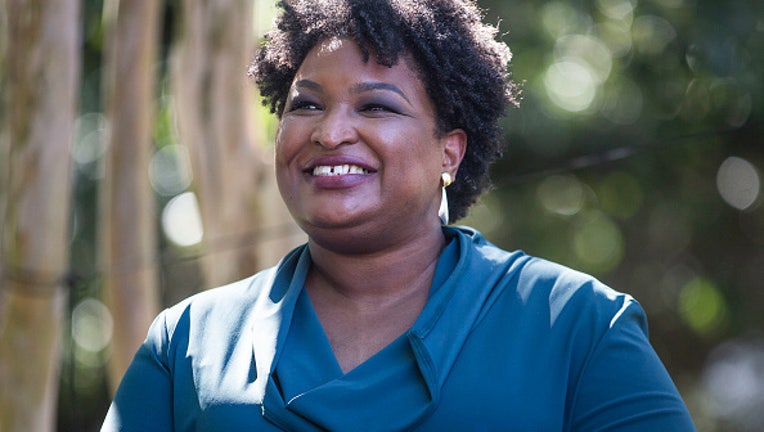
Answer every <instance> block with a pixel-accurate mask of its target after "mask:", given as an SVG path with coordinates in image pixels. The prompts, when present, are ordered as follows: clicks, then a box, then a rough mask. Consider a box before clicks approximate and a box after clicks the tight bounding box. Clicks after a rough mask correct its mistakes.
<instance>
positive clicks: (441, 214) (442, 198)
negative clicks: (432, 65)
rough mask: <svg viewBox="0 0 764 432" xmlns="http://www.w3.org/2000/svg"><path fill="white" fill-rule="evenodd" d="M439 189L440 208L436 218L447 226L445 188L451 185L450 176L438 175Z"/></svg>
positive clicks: (445, 174) (447, 174)
mask: <svg viewBox="0 0 764 432" xmlns="http://www.w3.org/2000/svg"><path fill="white" fill-rule="evenodd" d="M440 181H441V188H440V192H441V193H440V208H439V209H438V217H439V218H440V222H441V223H442V224H443V225H448V195H447V194H446V188H447V187H448V186H449V185H450V184H451V183H453V179H452V178H451V174H449V173H447V172H443V173H441V174H440Z"/></svg>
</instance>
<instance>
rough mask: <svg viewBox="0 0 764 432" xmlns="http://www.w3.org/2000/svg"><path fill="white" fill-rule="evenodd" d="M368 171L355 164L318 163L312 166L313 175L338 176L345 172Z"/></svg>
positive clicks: (360, 172)
mask: <svg viewBox="0 0 764 432" xmlns="http://www.w3.org/2000/svg"><path fill="white" fill-rule="evenodd" d="M368 173H369V171H368V170H365V169H363V168H361V167H359V166H357V165H347V164H346V165H335V166H328V165H320V166H317V167H315V168H313V175H314V176H338V175H346V174H368Z"/></svg>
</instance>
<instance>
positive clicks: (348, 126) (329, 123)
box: [310, 108, 358, 149]
mask: <svg viewBox="0 0 764 432" xmlns="http://www.w3.org/2000/svg"><path fill="white" fill-rule="evenodd" d="M356 126H357V125H356V123H355V119H354V118H353V115H352V113H350V112H348V110H347V109H345V108H337V109H333V110H327V111H324V113H323V115H322V116H321V118H320V120H319V121H318V122H317V123H316V125H315V127H314V128H313V132H312V133H311V137H310V139H311V141H312V142H313V143H314V144H318V145H320V146H322V147H325V148H328V149H333V148H336V147H339V146H341V145H345V144H353V143H354V142H356V140H357V139H358V131H357V130H356Z"/></svg>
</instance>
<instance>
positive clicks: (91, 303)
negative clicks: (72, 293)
mask: <svg viewBox="0 0 764 432" xmlns="http://www.w3.org/2000/svg"><path fill="white" fill-rule="evenodd" d="M113 329H114V322H113V321H112V318H111V313H110V312H109V309H108V308H107V307H106V306H105V305H104V304H103V303H102V302H101V301H99V300H97V299H94V298H86V299H84V300H82V301H81V302H79V303H78V304H77V306H75V308H74V310H73V311H72V339H73V340H74V342H75V343H76V344H77V346H79V347H80V348H82V349H84V350H87V351H90V352H98V351H101V350H102V349H104V348H106V346H107V345H108V344H109V342H110V341H111V336H112V331H113Z"/></svg>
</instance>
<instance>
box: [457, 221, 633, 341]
mask: <svg viewBox="0 0 764 432" xmlns="http://www.w3.org/2000/svg"><path fill="white" fill-rule="evenodd" d="M454 230H455V231H458V234H457V235H458V236H461V237H462V238H463V240H462V242H463V243H464V244H466V245H468V247H469V248H470V249H471V251H472V258H471V261H472V262H473V264H472V265H477V267H478V268H481V269H483V270H484V271H485V270H490V271H493V272H495V273H496V274H495V278H496V284H495V287H494V289H493V290H494V292H493V295H492V297H493V298H494V301H497V302H504V303H509V304H512V305H513V309H516V310H514V312H516V313H520V314H521V315H522V316H534V317H539V316H544V317H545V318H546V319H548V324H549V325H551V326H554V325H555V324H558V320H560V319H563V320H564V321H567V320H570V321H572V322H568V323H567V324H575V327H580V323H581V322H588V323H589V324H591V325H592V326H594V327H596V328H598V329H600V332H601V331H602V330H605V329H607V328H609V327H611V326H612V325H613V324H615V322H616V321H618V320H619V319H621V318H622V317H623V316H624V314H628V315H630V316H631V318H634V319H636V322H637V324H638V326H640V327H644V330H645V331H646V320H645V318H644V311H643V310H642V308H641V307H640V305H639V303H638V302H637V301H636V300H634V298H633V297H632V296H630V295H628V294H626V293H623V292H619V291H616V290H615V289H613V288H611V287H610V286H608V285H606V284H605V283H603V282H602V281H600V280H599V279H597V278H596V277H594V276H592V275H590V274H587V273H584V272H581V271H578V270H575V269H573V268H570V267H568V266H565V265H563V264H559V263H556V262H552V261H549V260H546V259H543V258H539V257H535V256H531V255H528V254H526V253H525V252H523V251H521V250H517V251H505V250H503V249H501V248H499V247H497V246H495V245H494V244H492V243H491V242H489V241H487V240H486V239H485V238H484V237H483V236H482V235H481V234H480V233H479V232H478V231H475V230H474V229H471V228H466V227H459V228H456V229H454ZM474 263H477V264H474ZM517 308H519V309H517Z"/></svg>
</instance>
